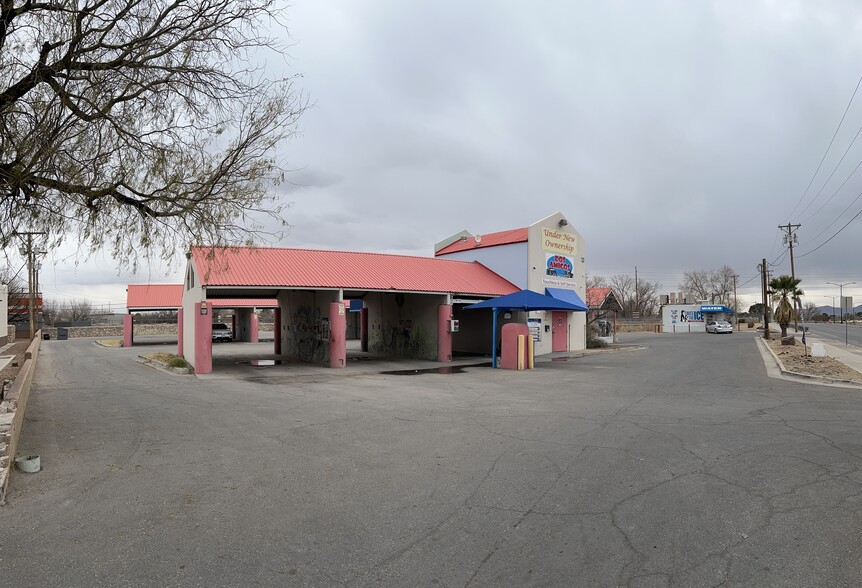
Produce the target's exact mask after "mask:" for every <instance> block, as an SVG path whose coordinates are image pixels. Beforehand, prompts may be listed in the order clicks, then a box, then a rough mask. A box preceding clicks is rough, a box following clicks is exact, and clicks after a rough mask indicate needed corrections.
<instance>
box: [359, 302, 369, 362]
mask: <svg viewBox="0 0 862 588" xmlns="http://www.w3.org/2000/svg"><path fill="white" fill-rule="evenodd" d="M359 348H360V349H361V350H362V351H368V309H367V308H365V307H362V310H360V311H359Z"/></svg>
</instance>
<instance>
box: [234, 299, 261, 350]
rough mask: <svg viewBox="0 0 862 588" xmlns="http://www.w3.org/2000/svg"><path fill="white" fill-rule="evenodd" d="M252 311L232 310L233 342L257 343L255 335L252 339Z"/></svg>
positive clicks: (243, 309)
mask: <svg viewBox="0 0 862 588" xmlns="http://www.w3.org/2000/svg"><path fill="white" fill-rule="evenodd" d="M254 317H255V314H254V311H253V310H252V309H250V308H238V309H236V310H234V340H235V341H245V342H246V343H251V342H254V343H257V333H255V336H254V337H252V321H253V320H254Z"/></svg>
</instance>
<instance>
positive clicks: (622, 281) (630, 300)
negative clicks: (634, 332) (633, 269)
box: [608, 274, 635, 317]
mask: <svg viewBox="0 0 862 588" xmlns="http://www.w3.org/2000/svg"><path fill="white" fill-rule="evenodd" d="M608 282H609V284H610V286H611V288H613V290H614V293H615V294H616V295H617V300H618V301H619V303H620V306H622V308H623V311H622V316H624V317H630V316H631V315H632V311H633V310H634V307H635V279H634V278H633V277H632V276H628V275H625V274H617V275H615V276H611V277H610V279H609V280H608Z"/></svg>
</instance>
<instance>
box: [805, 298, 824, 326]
mask: <svg viewBox="0 0 862 588" xmlns="http://www.w3.org/2000/svg"><path fill="white" fill-rule="evenodd" d="M802 317H803V318H804V319H805V322H811V321H813V320H815V319H818V318H819V317H820V308H819V307H818V306H817V305H816V304H814V303H813V302H811V301H810V300H809V301H808V302H806V303H805V305H804V306H803V307H802Z"/></svg>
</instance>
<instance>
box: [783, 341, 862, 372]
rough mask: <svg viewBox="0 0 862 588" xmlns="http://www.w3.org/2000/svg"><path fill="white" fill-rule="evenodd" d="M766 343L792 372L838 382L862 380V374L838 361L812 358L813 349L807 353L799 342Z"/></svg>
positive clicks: (826, 358) (828, 358)
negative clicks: (792, 343) (789, 343)
mask: <svg viewBox="0 0 862 588" xmlns="http://www.w3.org/2000/svg"><path fill="white" fill-rule="evenodd" d="M766 343H767V344H768V345H769V347H770V348H771V349H772V351H773V352H774V353H775V355H777V356H778V359H780V360H781V363H783V364H784V368H785V369H786V370H789V371H791V372H797V373H800V374H807V375H810V376H822V377H824V378H832V379H836V380H862V374H860V373H859V372H857V371H856V370H854V369H853V368H850V367H847V366H846V365H844V364H843V363H841V362H840V361H838V360H837V359H834V358H831V357H811V355H810V354H811V347H810V346H809V347H808V348H807V353H806V348H805V347H803V346H802V344H801V343H799V342H798V341H797V344H796V345H782V344H781V339H780V338H775V339H769V340H767V341H766Z"/></svg>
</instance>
